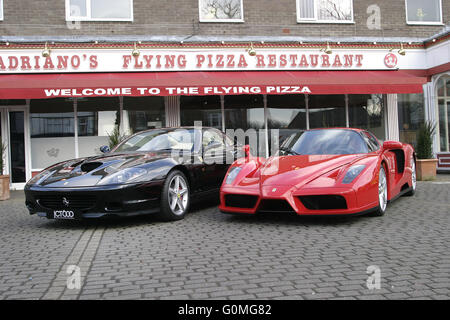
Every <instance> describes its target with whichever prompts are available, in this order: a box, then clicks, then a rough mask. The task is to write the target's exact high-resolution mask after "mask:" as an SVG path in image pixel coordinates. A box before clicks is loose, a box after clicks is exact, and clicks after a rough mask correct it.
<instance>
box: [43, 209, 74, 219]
mask: <svg viewBox="0 0 450 320" xmlns="http://www.w3.org/2000/svg"><path fill="white" fill-rule="evenodd" d="M47 217H49V218H50V219H58V220H74V219H76V218H77V217H78V214H77V212H76V211H75V210H71V209H56V210H53V211H50V212H49V213H48V216H47Z"/></svg>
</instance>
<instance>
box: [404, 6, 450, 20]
mask: <svg viewBox="0 0 450 320" xmlns="http://www.w3.org/2000/svg"><path fill="white" fill-rule="evenodd" d="M439 7H440V9H441V10H440V11H441V12H440V13H441V14H440V21H435V22H432V21H428V22H427V21H408V0H405V14H406V24H408V25H444V24H443V23H442V0H439Z"/></svg>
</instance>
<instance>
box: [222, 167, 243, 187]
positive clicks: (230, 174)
mask: <svg viewBox="0 0 450 320" xmlns="http://www.w3.org/2000/svg"><path fill="white" fill-rule="evenodd" d="M239 172H241V168H239V167H233V168H231V170H230V172H228V175H227V179H226V180H225V183H226V184H232V183H233V181H234V179H236V177H237V175H238V174H239Z"/></svg>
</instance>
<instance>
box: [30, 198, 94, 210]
mask: <svg viewBox="0 0 450 320" xmlns="http://www.w3.org/2000/svg"><path fill="white" fill-rule="evenodd" d="M64 198H65V200H67V201H68V204H67V203H66V204H65V203H64V202H65V201H64ZM96 200H97V199H96V197H95V196H92V195H72V194H60V195H40V196H38V197H37V201H38V203H39V204H40V205H41V206H43V207H44V208H49V209H60V208H66V207H67V208H70V209H90V208H92V207H94V206H95V203H96Z"/></svg>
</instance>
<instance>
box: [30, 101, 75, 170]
mask: <svg viewBox="0 0 450 320" xmlns="http://www.w3.org/2000/svg"><path fill="white" fill-rule="evenodd" d="M74 131H75V120H74V112H73V100H72V99H59V98H58V99H48V100H31V103H30V136H31V139H30V140H31V154H32V155H33V156H32V159H31V162H32V163H31V166H32V168H33V169H35V170H40V169H44V168H46V167H48V166H50V165H52V164H54V163H57V162H61V161H64V160H69V159H73V158H75V138H74Z"/></svg>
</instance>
